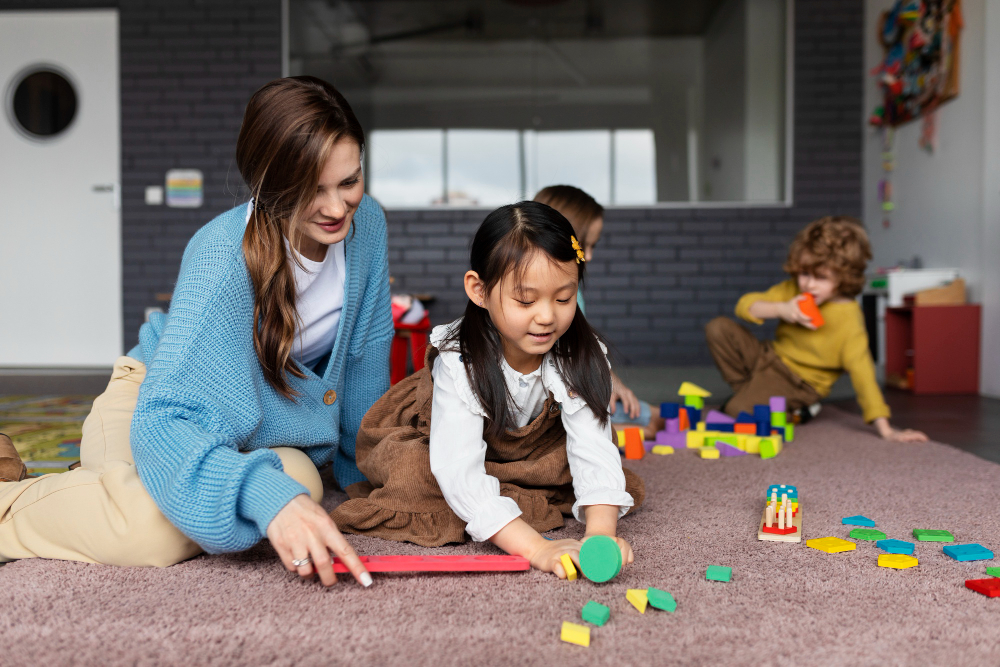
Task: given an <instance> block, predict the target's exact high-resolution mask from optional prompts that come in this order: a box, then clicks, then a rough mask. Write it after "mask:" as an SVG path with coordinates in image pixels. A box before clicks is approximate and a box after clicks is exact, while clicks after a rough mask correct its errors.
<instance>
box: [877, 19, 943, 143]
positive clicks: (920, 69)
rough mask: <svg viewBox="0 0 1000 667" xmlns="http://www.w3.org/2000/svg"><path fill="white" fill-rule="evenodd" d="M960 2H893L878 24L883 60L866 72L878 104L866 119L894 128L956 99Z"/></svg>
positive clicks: (878, 124)
mask: <svg viewBox="0 0 1000 667" xmlns="http://www.w3.org/2000/svg"><path fill="white" fill-rule="evenodd" d="M962 27H963V20H962V6H961V0H923V1H921V0H897V1H896V3H895V4H894V5H893V6H892V9H890V10H889V11H887V12H883V14H882V19H881V21H880V22H879V41H881V43H882V46H883V47H884V48H885V57H884V58H883V60H882V62H881V63H880V64H879V66H878V67H876V68H875V70H874V71H873V72H872V74H874V75H875V76H877V77H878V82H879V86H880V87H881V89H882V92H883V95H884V100H883V103H882V105H880V106H879V107H877V108H876V109H875V111H874V112H873V113H872V115H871V117H870V118H869V122H870V123H871V124H872V125H876V126H891V127H896V126H899V125H902V124H903V123H907V122H909V121H911V120H913V119H915V118H920V117H921V116H923V115H924V114H925V113H927V112H929V111H932V110H934V109H936V108H937V107H938V106H940V105H941V104H942V103H944V102H946V101H948V100H950V99H951V98H953V97H955V96H956V95H958V90H959V73H960V72H959V61H960V59H959V46H960V41H961V40H960V36H961V32H962Z"/></svg>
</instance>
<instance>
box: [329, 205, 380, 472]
mask: <svg viewBox="0 0 1000 667" xmlns="http://www.w3.org/2000/svg"><path fill="white" fill-rule="evenodd" d="M373 203H374V202H373ZM376 210H377V215H373V216H372V217H371V218H370V219H368V220H367V221H366V224H368V225H369V226H370V227H371V228H372V232H373V236H372V238H371V240H370V244H371V245H370V247H371V256H370V262H371V263H370V265H369V269H368V277H367V280H366V282H365V285H364V287H363V291H362V293H361V308H360V309H359V311H358V319H357V321H356V322H355V324H354V331H353V332H352V333H351V345H350V348H349V349H348V351H347V360H346V362H345V373H344V386H345V387H346V389H345V391H344V393H345V394H346V395H345V396H344V398H343V401H344V406H343V410H342V413H341V419H340V446H339V447H338V448H337V454H336V456H335V457H334V460H333V473H334V476H335V477H336V478H337V483H338V484H339V485H340V488H342V489H346V488H347V487H348V486H349V485H351V484H354V483H355V482H362V481H365V477H364V475H362V474H361V471H360V470H358V465H357V462H356V461H355V441H356V439H357V435H358V429H359V428H360V427H361V420H362V419H363V418H364V416H365V413H366V412H368V410H369V409H371V407H372V405H374V404H375V401H377V400H378V399H380V398H381V397H382V395H383V394H384V393H385V392H387V391H389V348H390V347H391V345H392V336H393V327H392V305H391V298H390V296H389V261H388V257H389V251H388V241H387V235H386V223H385V215H384V214H383V213H382V209H381V208H379V207H377V206H376Z"/></svg>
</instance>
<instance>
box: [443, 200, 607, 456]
mask: <svg viewBox="0 0 1000 667" xmlns="http://www.w3.org/2000/svg"><path fill="white" fill-rule="evenodd" d="M572 236H573V226H572V225H570V223H569V221H568V220H566V218H565V217H563V215H562V214H561V213H559V212H558V211H556V210H555V209H554V208H551V207H549V206H546V205H545V204H540V203H538V202H531V201H523V202H521V203H519V204H511V205H509V206H502V207H500V208H498V209H497V210H495V211H493V212H492V213H490V214H489V215H488V216H486V219H485V220H484V221H483V224H482V225H480V226H479V230H478V231H477V232H476V236H475V238H474V239H473V240H472V251H471V253H470V255H471V256H470V264H471V268H472V270H473V271H475V272H476V273H477V274H479V278H480V279H481V280H482V281H483V283H484V286H485V289H486V292H487V293H489V292H490V291H491V290H492V289H493V288H495V287H496V288H499V286H500V285H501V283H502V282H503V281H504V280H514V281H515V284H516V283H519V282H520V281H521V279H522V277H523V275H524V272H525V270H526V269H527V267H528V263H529V262H530V261H531V260H532V259H533V258H534V257H535V255H536V253H538V252H542V253H544V254H545V255H546V256H547V257H548V258H550V259H552V260H553V261H556V262H574V261H576V259H577V251H576V250H575V249H574V248H573V242H572V239H571V238H570V237H572ZM576 266H577V272H578V274H577V275H578V279H579V281H580V283H581V284H582V283H583V275H584V267H585V266H586V264H585V263H584V262H579V263H578V264H577V265H576ZM447 342H448V343H450V344H451V345H450V346H451V347H452V348H454V346H456V345H457V347H458V349H459V351H460V352H461V354H462V360H463V363H464V364H465V371H466V373H468V375H469V380H470V384H471V385H472V390H473V391H474V392H475V393H476V398H478V399H479V403H480V404H481V405H482V406H483V409H484V410H485V411H486V414H487V416H488V417H489V420H488V423H487V425H486V431H485V433H486V435H487V436H492V437H501V436H503V435H504V434H505V433H506V432H507V431H510V430H513V429H514V428H516V426H517V424H516V423H515V421H514V399H513V397H512V396H511V395H510V391H509V390H508V389H507V383H506V381H505V380H504V376H503V368H502V364H503V342H502V341H501V338H500V332H499V331H497V328H496V327H495V326H494V325H493V321H492V319H491V318H490V313H489V311H488V310H486V309H485V308H481V307H479V306H477V305H476V304H474V303H472V302H471V301H470V302H469V303H468V305H466V307H465V317H464V318H463V320H462V323H461V326H459V327H457V328H456V330H455V331H454V332H453V333H452V334H451V338H450V339H449V340H448V341H447ZM552 356H553V358H554V359H555V360H556V368H557V370H558V371H559V374H560V375H562V377H563V379H564V381H565V382H566V384H567V385H568V386H569V387H570V388H571V389H572V390H573V391H575V392H576V393H577V394H579V396H580V398H582V399H583V400H584V401H586V403H587V405H588V406H589V407H590V409H591V410H592V411H593V412H594V414H595V415H596V416H597V418H598V419H599V420H600V422H601V425H606V424H607V423H608V403H609V402H610V401H611V368H610V367H609V366H608V361H607V358H606V356H605V354H604V351H603V350H602V349H601V346H600V344H599V343H598V340H597V332H596V331H595V330H594V329H593V328H592V327H591V326H590V324H588V323H587V319H586V318H585V317H584V316H583V313H582V312H581V311H580V309H579V308H577V311H576V315H575V316H574V317H573V322H572V324H570V327H569V329H568V330H567V331H566V333H564V334H563V335H562V336H561V337H560V338H559V340H557V341H556V343H555V345H554V346H553V347H552Z"/></svg>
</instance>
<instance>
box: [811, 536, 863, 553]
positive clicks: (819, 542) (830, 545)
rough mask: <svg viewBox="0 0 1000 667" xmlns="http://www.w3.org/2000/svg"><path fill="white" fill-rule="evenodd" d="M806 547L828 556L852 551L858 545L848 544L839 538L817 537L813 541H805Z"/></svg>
mask: <svg viewBox="0 0 1000 667" xmlns="http://www.w3.org/2000/svg"><path fill="white" fill-rule="evenodd" d="M806 546H807V547H812V548H813V549H819V550H820V551H825V552H826V553H828V554H835V553H840V552H841V551H854V550H855V549H857V548H858V545H857V544H855V543H854V542H848V541H847V540H842V539H840V538H839V537H819V538H816V539H814V540H806Z"/></svg>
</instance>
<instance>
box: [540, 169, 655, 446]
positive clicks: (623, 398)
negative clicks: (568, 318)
mask: <svg viewBox="0 0 1000 667" xmlns="http://www.w3.org/2000/svg"><path fill="white" fill-rule="evenodd" d="M535 201H537V202H541V203H542V204H547V205H548V206H551V207H552V208H554V209H555V210H557V211H559V212H560V213H562V214H563V215H564V216H565V217H566V219H567V220H569V222H570V224H571V225H573V231H574V232H575V233H576V234H575V235H576V238H578V239H579V240H580V244H581V245H582V247H583V255H584V257H585V258H586V261H588V262H589V261H590V260H591V258H593V256H594V246H596V245H597V242H598V241H599V240H601V232H603V231H604V207H603V206H601V205H600V204H598V203H597V201H596V200H595V199H594V198H593V197H591V196H590V195H588V194H587V193H586V192H584V191H583V190H581V189H580V188H577V187H573V186H572V185H550V186H549V187H547V188H542V189H541V190H539V191H538V194H536V195H535ZM576 305H577V307H578V308H579V309H580V311H581V312H583V313H584V314H586V304H585V303H584V301H583V292H580V293H578V294H577V295H576ZM611 382H612V389H611V422H612V423H613V424H630V423H633V422H635V423H638V424H641V425H642V426H643V430H644V431H645V436H646V439H647V440H652V439H654V438H655V437H656V432H657V431H661V430H663V428H664V426H665V423H666V422H665V421H664V420H663V419H661V418H660V414H659V410H658V409H657V411H656V412H655V413H654V412H653V408H652V407H651V406H650V404H649V403H647V402H646V401H642V400H639V399H638V398H637V397H636V395H635V392H633V391H632V390H631V389H629V388H628V387H627V386H626V385H625V383H624V382H622V380H621V378H620V377H618V375H617V374H616V373H615V372H614V370H612V371H611Z"/></svg>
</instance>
